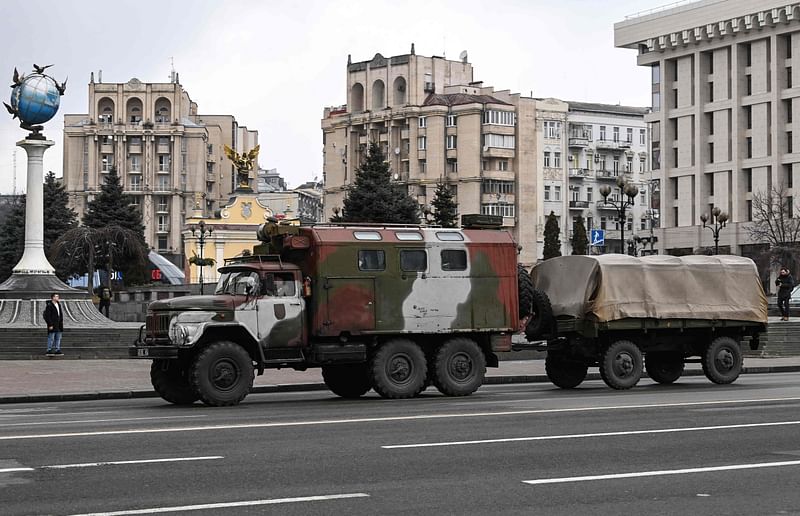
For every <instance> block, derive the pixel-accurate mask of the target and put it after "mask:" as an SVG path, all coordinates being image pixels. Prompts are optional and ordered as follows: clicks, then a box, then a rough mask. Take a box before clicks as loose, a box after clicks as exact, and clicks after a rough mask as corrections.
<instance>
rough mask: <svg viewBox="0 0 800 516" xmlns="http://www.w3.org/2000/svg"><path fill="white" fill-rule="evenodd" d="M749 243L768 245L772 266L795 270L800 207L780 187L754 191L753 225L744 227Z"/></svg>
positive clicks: (799, 232) (798, 240)
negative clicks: (782, 266) (776, 265)
mask: <svg viewBox="0 0 800 516" xmlns="http://www.w3.org/2000/svg"><path fill="white" fill-rule="evenodd" d="M745 229H746V231H747V233H748V235H749V237H750V240H751V241H752V242H756V243H762V244H767V245H768V246H769V251H768V253H769V257H770V261H771V262H772V263H773V264H779V265H784V266H786V267H789V268H790V270H792V271H797V265H798V258H797V252H798V249H800V206H798V204H797V203H795V202H794V199H793V198H792V197H791V196H789V195H787V192H786V188H784V187H783V185H779V186H773V187H771V188H769V189H768V190H762V191H760V192H755V193H754V194H753V199H752V223H751V224H748V225H746V226H745Z"/></svg>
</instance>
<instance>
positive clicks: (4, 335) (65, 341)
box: [0, 328, 139, 360]
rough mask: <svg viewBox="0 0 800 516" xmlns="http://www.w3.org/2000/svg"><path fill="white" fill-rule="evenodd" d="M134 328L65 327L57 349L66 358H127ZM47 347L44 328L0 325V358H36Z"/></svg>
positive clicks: (135, 330)
mask: <svg viewBox="0 0 800 516" xmlns="http://www.w3.org/2000/svg"><path fill="white" fill-rule="evenodd" d="M138 335H139V330H138V328H108V329H105V328H65V329H64V333H63V335H62V337H61V349H62V351H64V354H65V357H67V358H127V357H128V346H129V345H130V344H131V343H132V342H133V341H134V340H135V339H136V337H137V336H138ZM46 349H47V330H46V329H44V328H26V329H24V330H23V329H19V328H0V359H3V360H11V359H36V358H48V357H45V356H44V353H45V350H46Z"/></svg>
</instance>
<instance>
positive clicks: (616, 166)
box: [611, 156, 619, 176]
mask: <svg viewBox="0 0 800 516" xmlns="http://www.w3.org/2000/svg"><path fill="white" fill-rule="evenodd" d="M612 166H613V168H612V169H611V170H613V171H614V175H615V176H618V175H619V158H618V157H616V156H614V163H613V165H612Z"/></svg>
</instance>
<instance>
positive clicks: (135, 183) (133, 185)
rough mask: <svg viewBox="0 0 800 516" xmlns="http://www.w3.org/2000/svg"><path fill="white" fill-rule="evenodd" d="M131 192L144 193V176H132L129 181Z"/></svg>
mask: <svg viewBox="0 0 800 516" xmlns="http://www.w3.org/2000/svg"><path fill="white" fill-rule="evenodd" d="M128 184H129V185H130V187H129V190H130V191H132V192H141V191H142V176H131V177H130V178H129V180H128Z"/></svg>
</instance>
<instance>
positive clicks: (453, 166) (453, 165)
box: [447, 159, 458, 174]
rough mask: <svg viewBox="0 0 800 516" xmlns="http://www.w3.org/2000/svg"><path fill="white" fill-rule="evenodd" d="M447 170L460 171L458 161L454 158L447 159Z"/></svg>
mask: <svg viewBox="0 0 800 516" xmlns="http://www.w3.org/2000/svg"><path fill="white" fill-rule="evenodd" d="M447 171H448V172H452V173H453V174H455V173H457V172H458V161H456V160H454V159H448V160H447Z"/></svg>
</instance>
